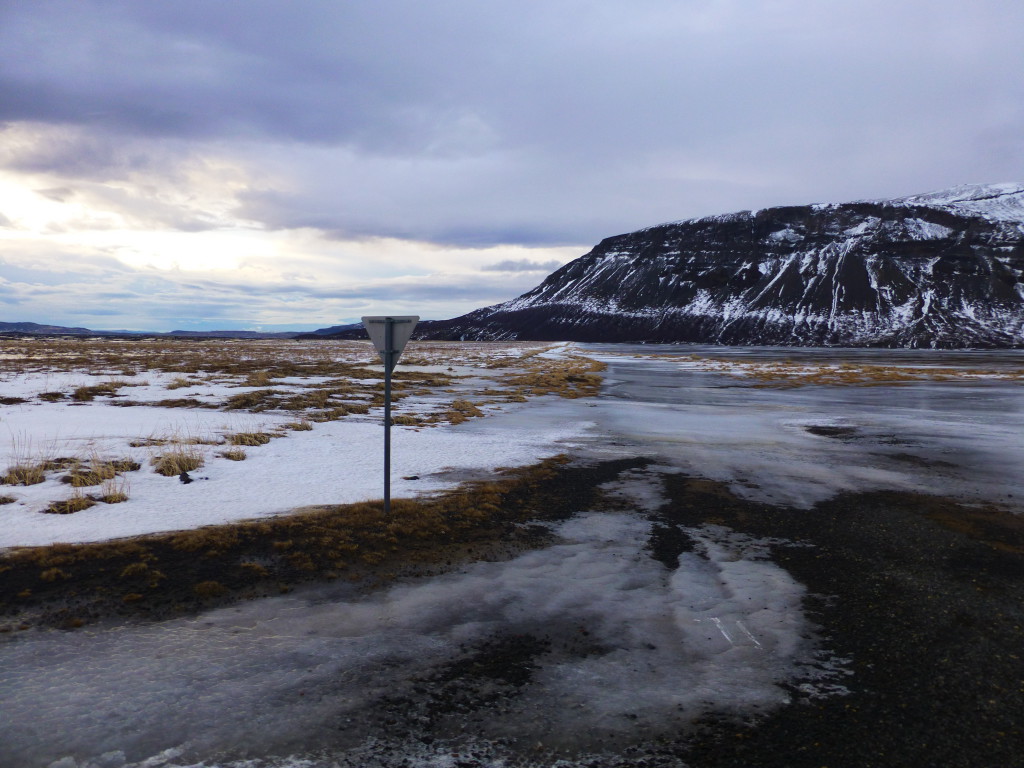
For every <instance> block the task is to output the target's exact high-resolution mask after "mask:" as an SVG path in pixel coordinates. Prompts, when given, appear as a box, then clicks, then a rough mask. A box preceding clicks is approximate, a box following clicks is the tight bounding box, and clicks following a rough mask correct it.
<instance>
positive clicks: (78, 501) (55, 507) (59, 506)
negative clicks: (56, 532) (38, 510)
mask: <svg viewBox="0 0 1024 768" xmlns="http://www.w3.org/2000/svg"><path fill="white" fill-rule="evenodd" d="M94 506H96V501H95V500H94V499H91V498H89V497H88V496H84V495H82V494H80V493H75V494H74V495H72V496H71V498H69V499H65V500H64V501H55V502H53V503H52V504H51V505H50V506H48V507H47V508H46V509H44V510H43V512H45V513H46V514H48V515H73V514H74V513H75V512H81V511H82V510H83V509H88V508H89V507H94Z"/></svg>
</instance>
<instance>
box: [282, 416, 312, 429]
mask: <svg viewBox="0 0 1024 768" xmlns="http://www.w3.org/2000/svg"><path fill="white" fill-rule="evenodd" d="M285 427H287V428H288V429H290V430H292V431H293V432H308V431H309V430H311V429H312V428H313V423H312V422H311V421H309V419H301V420H299V421H290V422H288V423H287V424H285Z"/></svg>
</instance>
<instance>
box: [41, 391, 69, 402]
mask: <svg viewBox="0 0 1024 768" xmlns="http://www.w3.org/2000/svg"><path fill="white" fill-rule="evenodd" d="M64 397H65V395H64V393H63V392H43V393H41V394H40V395H39V399H40V400H45V401H46V402H47V403H56V402H57V401H58V400H63V399H64Z"/></svg>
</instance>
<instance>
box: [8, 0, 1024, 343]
mask: <svg viewBox="0 0 1024 768" xmlns="http://www.w3.org/2000/svg"><path fill="white" fill-rule="evenodd" d="M1022 39H1024V2H1021V0H962V1H960V0H956V1H954V0H884V1H883V0H879V1H878V2H876V1H875V0H842V1H840V0H835V1H832V0H704V1H703V2H697V1H690V0H630V1H629V2H625V0H621V1H619V2H612V1H611V0H596V1H589V2H588V1H585V0H537V1H534V0H518V1H517V2H507V1H506V0H433V1H428V0H345V1H342V0H330V1H324V2H311V1H306V2H304V1H303V0H287V1H286V0H278V1H277V2H265V1H263V0H216V1H215V2H211V0H202V1H201V2H192V1H191V0H174V2H157V1H155V0H125V1H124V2H116V1H113V0H111V1H104V0H67V1H66V2H50V1H48V0H0V320H5V321H33V322H40V323H54V324H59V325H82V326H86V327H90V328H104V329H116V328H128V329H147V330H171V329H173V328H189V329H212V328H252V329H255V328H263V329H267V330H276V329H313V328H318V327H324V326H329V325H335V324H338V323H342V322H351V321H354V320H357V319H358V318H359V316H360V315H363V314H382V313H401V314H419V315H422V316H423V317H425V318H445V317H453V316H455V315H458V314H462V313H464V312H467V311H469V310H471V309H475V308H477V307H480V306H485V305H488V304H493V303H497V302H499V301H504V300H507V299H510V298H513V297H514V296H516V295H518V294H520V293H522V292H524V291H526V290H528V289H529V288H531V287H533V286H534V285H536V284H537V283H539V282H540V281H541V280H542V279H543V278H544V277H545V276H546V275H547V274H548V273H549V272H551V271H552V270H553V269H555V268H556V267H557V266H559V265H561V264H563V263H565V262H567V261H569V260H571V259H573V258H576V257H577V256H580V255H582V254H584V253H585V252H586V251H587V250H589V249H590V248H591V247H592V246H593V245H594V244H596V243H597V242H598V241H599V240H601V239H602V238H604V237H608V236H611V235H616V234H619V233H622V232H628V231H632V230H635V229H639V228H642V227H646V226H651V225H653V224H657V223H660V222H664V221H672V220H678V219H687V218H691V217H695V216H701V215H706V214H712V213H724V212H729V211H736V210H743V209H748V208H761V207H767V206H772V205H783V204H803V203H813V202H842V201H846V200H854V199H865V198H891V197H899V196H904V195H909V194H913V193H918V192H927V191H932V190H938V189H943V188H946V187H951V186H955V185H958V184H964V183H982V182H1005V181H1024V45H1022V42H1021V41H1022Z"/></svg>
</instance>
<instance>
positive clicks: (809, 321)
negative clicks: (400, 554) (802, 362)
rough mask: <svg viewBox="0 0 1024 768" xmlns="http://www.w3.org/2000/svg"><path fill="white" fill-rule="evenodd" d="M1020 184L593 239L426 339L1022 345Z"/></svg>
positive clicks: (1023, 206)
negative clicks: (510, 293) (509, 295)
mask: <svg viewBox="0 0 1024 768" xmlns="http://www.w3.org/2000/svg"><path fill="white" fill-rule="evenodd" d="M1022 275H1024V185H1021V184H991V185H969V186H962V187H956V188H953V189H950V190H945V191H942V192H936V193H930V194H924V195H915V196H911V197H905V198H899V199H895V200H885V201H860V202H851V203H841V204H827V205H806V206H785V207H777V208H766V209H763V210H759V211H741V212H739V213H732V214H726V215H721V216H709V217H705V218H700V219H693V220H689V221H681V222H673V223H668V224H661V225H658V226H654V227H650V228H647V229H642V230H639V231H637V232H632V233H628V234H624V235H618V236H615V237H609V238H607V239H605V240H603V241H601V243H599V244H598V245H597V246H596V247H595V248H594V249H593V250H591V251H590V252H589V253H587V254H585V255H584V256H581V257H580V258H578V259H576V260H575V261H572V262H570V263H569V264H566V265H565V266H564V267H562V268H560V269H558V270H557V271H555V272H554V273H552V274H551V275H550V276H549V277H548V278H547V279H545V280H544V282H542V283H541V284H540V285H539V286H537V287H536V288H534V289H533V290H531V291H529V292H527V293H525V294H523V295H522V296H520V297H518V298H516V299H513V300H511V301H508V302H505V303H503V304H498V305H495V306H491V307H485V308H483V309H479V310H476V311H474V312H471V313H469V314H467V315H464V316H462V317H458V318H455V319H453V320H447V321H439V322H435V323H427V324H424V325H423V328H422V334H419V333H418V334H417V335H423V336H425V337H428V338H450V339H474V340H502V339H530V340H569V341H601V342H697V343H705V344H708V343H711V344H730V345H746V344H765V345H797V346H877V347H935V348H947V347H948V348H963V347H988V348H992V347H1021V346H1024V282H1022Z"/></svg>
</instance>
